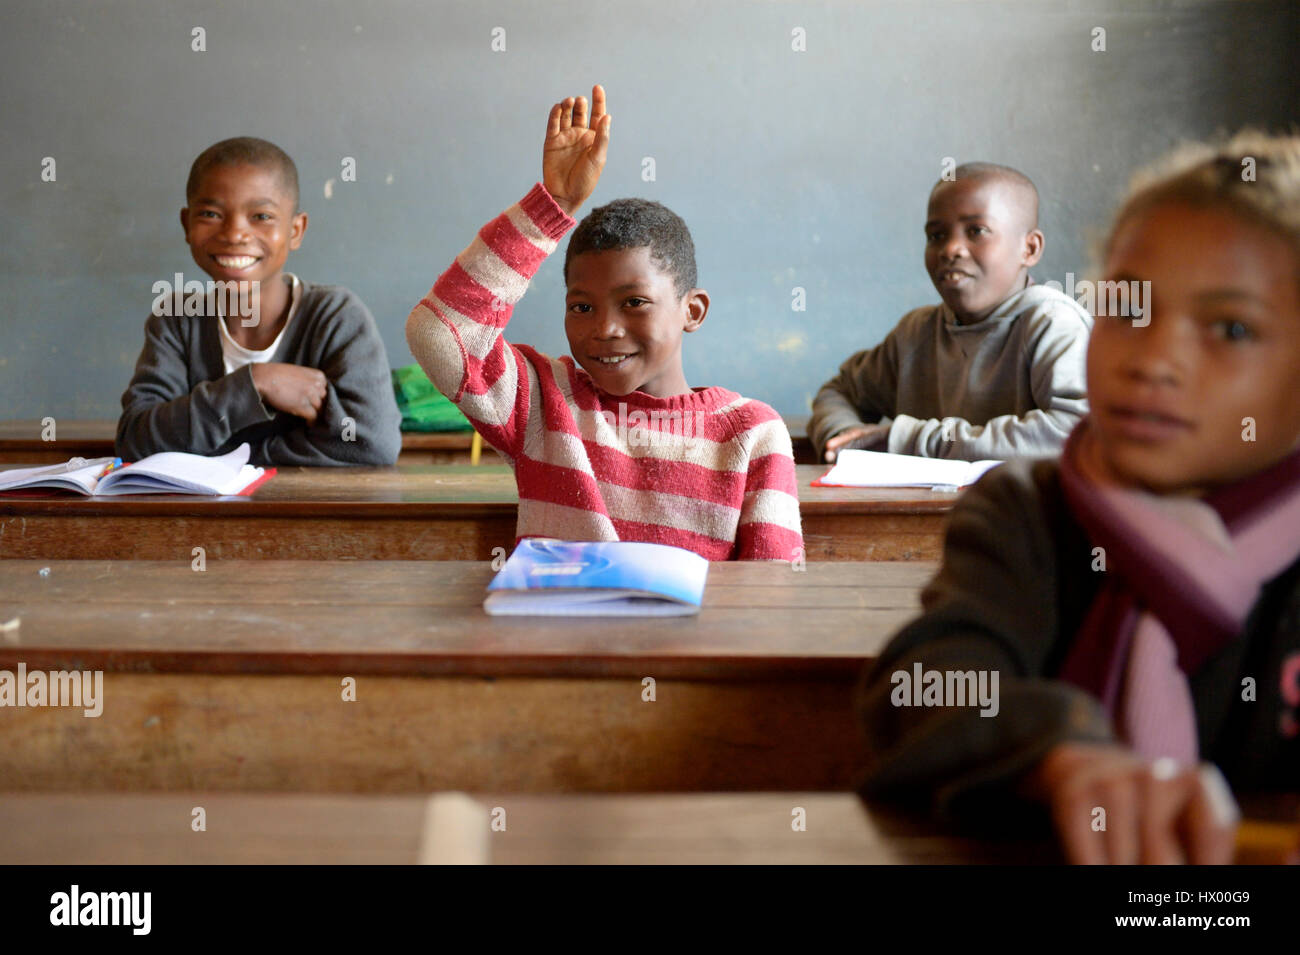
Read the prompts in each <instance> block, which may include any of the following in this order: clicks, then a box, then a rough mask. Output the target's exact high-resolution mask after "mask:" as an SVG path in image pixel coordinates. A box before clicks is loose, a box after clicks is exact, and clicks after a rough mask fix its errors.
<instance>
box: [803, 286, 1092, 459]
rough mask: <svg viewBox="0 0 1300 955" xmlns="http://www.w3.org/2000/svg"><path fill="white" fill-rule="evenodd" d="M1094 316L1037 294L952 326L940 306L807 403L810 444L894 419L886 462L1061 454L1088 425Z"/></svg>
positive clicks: (913, 316) (1049, 294)
mask: <svg viewBox="0 0 1300 955" xmlns="http://www.w3.org/2000/svg"><path fill="white" fill-rule="evenodd" d="M1091 329H1092V316H1091V315H1089V314H1088V312H1087V311H1085V310H1084V308H1083V307H1082V306H1081V305H1079V303H1078V302H1076V301H1075V300H1074V299H1072V298H1070V297H1069V296H1068V295H1066V294H1065V293H1063V292H1057V291H1055V290H1053V289H1051V288H1048V287H1047V286H1044V285H1030V286H1029V287H1028V288H1026V289H1023V290H1021V291H1019V292H1017V293H1016V294H1014V295H1012V296H1010V297H1009V298H1007V299H1006V300H1005V301H1004V302H1003V303H1002V304H1001V305H999V306H998V307H997V309H995V310H994V312H993V314H991V315H989V316H988V317H987V318H985V319H984V320H983V321H982V322H977V323H976V324H974V325H959V324H957V320H956V318H955V316H954V315H953V313H952V310H951V309H950V308H948V306H947V305H931V306H926V307H925V308H918V309H915V310H913V311H911V312H908V313H907V314H906V315H904V316H903V318H902V320H901V321H899V323H898V325H897V326H896V327H895V328H894V330H893V331H891V332H890V333H889V334H888V335H887V336H886V337H885V340H884V341H883V342H881V343H880V344H879V345H877V346H876V347H874V348H868V349H866V350H865V351H860V352H858V353H857V354H855V355H853V356H852V357H851V358H849V360H848V361H846V362H845V363H844V364H843V365H842V366H841V367H840V371H839V374H838V375H836V376H835V377H834V378H832V379H831V380H830V381H828V382H826V384H824V385H823V386H822V388H821V390H820V391H819V392H818V393H817V397H816V399H815V400H814V401H813V415H812V418H811V420H810V421H809V422H808V436H809V437H810V438H811V439H812V442H813V446H814V447H815V448H816V449H817V457H818V459H820V458H821V457H822V454H823V452H824V451H825V448H826V442H827V440H828V439H830V438H832V437H834V436H835V435H836V434H838V433H839V432H841V431H844V430H846V429H848V428H852V427H855V426H857V425H860V424H862V423H864V422H867V423H870V422H876V421H880V420H882V419H885V418H891V419H893V423H892V426H891V427H890V431H889V447H888V448H887V449H886V448H879V449H877V450H888V451H891V452H893V453H895V454H899V453H901V454H919V455H922V456H924V457H931V458H959V459H964V460H967V461H978V460H982V459H985V458H998V459H1004V458H1013V457H1019V456H1031V457H1032V456H1037V455H1047V454H1056V453H1059V452H1060V450H1061V448H1062V446H1064V444H1065V438H1066V435H1068V434H1069V433H1070V431H1071V430H1072V429H1073V428H1074V426H1075V425H1076V424H1078V423H1079V420H1080V419H1081V418H1082V417H1083V416H1084V414H1086V413H1087V410H1088V402H1087V397H1086V394H1085V391H1084V365H1085V360H1084V359H1085V356H1086V354H1087V351H1088V334H1089V332H1090V331H1091Z"/></svg>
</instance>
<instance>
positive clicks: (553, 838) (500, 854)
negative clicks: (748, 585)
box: [0, 792, 1058, 865]
mask: <svg viewBox="0 0 1300 955" xmlns="http://www.w3.org/2000/svg"><path fill="white" fill-rule="evenodd" d="M195 807H202V808H203V810H204V813H205V816H206V826H207V828H206V831H204V832H195V831H193V830H192V829H191V820H192V819H193V815H192V813H193V810H194V808H195ZM795 807H799V808H802V809H803V810H804V814H805V816H804V818H805V820H806V826H807V828H806V830H805V831H803V832H796V831H795V830H794V829H792V828H791V821H792V820H793V818H794V815H793V810H794V809H795ZM494 809H500V810H504V813H505V821H506V828H505V830H504V831H495V832H494V831H492V830H491V829H490V825H489V822H490V819H491V814H492V812H493V810H494ZM497 815H498V818H500V813H498V814H497ZM0 831H2V832H4V833H5V834H6V836H5V839H4V840H2V841H0V864H3V865H40V864H51V865H102V864H119V865H120V864H199V865H213V864H244V865H249V864H252V865H265V864H279V863H294V864H309V865H317V864H329V863H346V864H369V863H376V864H397V865H404V864H412V863H416V862H434V863H436V862H445V861H453V860H454V861H471V860H474V861H482V862H492V863H500V864H611V865H612V864H624V863H639V864H665V863H666V864H673V863H714V864H770V863H780V864H788V865H790V864H794V865H797V864H848V865H852V864H862V863H866V864H875V865H882V864H918V863H921V864H924V863H931V864H934V863H1017V862H1024V863H1052V862H1056V861H1058V856H1057V855H1056V852H1055V849H1054V848H1053V847H1052V846H1051V845H1046V844H1043V843H1038V842H1029V841H1025V842H979V841H976V840H973V839H965V838H958V837H954V836H947V835H943V834H940V833H938V832H936V831H934V829H933V827H932V826H929V825H927V824H925V823H924V822H921V821H918V820H913V819H909V818H906V817H903V816H899V815H895V814H891V813H888V812H884V811H881V810H876V809H872V810H870V811H868V810H867V809H866V807H864V806H863V804H862V803H861V802H860V801H859V800H858V799H857V797H856V796H853V795H851V794H848V793H835V794H827V793H816V792H783V793H744V794H734V793H732V794H718V793H700V794H689V795H550V796H539V795H528V794H500V793H498V794H491V793H489V794H483V795H476V796H473V797H468V796H464V795H461V794H457V793H441V794H438V795H437V796H434V797H428V798H427V797H425V796H421V795H410V796H338V795H303V794H292V795H291V794H254V795H249V794H231V793H220V792H194V793H185V794H174V795H173V794H165V795H163V794H132V795H112V794H97V795H86V794H72V793H48V794H40V795H33V794H24V793H2V794H0Z"/></svg>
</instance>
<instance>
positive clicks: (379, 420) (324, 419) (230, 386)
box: [117, 282, 402, 466]
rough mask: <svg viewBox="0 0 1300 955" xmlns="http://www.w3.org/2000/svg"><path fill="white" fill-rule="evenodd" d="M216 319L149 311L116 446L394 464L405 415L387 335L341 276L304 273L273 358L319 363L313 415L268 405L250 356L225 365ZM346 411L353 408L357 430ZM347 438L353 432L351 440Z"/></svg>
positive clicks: (279, 460)
mask: <svg viewBox="0 0 1300 955" xmlns="http://www.w3.org/2000/svg"><path fill="white" fill-rule="evenodd" d="M217 321H219V319H217V318H215V317H212V316H189V317H187V316H176V317H160V316H157V315H151V316H150V317H149V318H148V319H147V320H146V321H145V326H144V348H143V349H142V350H141V352H140V358H139V360H138V361H137V362H136V365H135V374H134V375H133V376H132V378H131V384H130V385H129V386H128V387H127V389H126V392H125V393H124V394H123V395H122V417H121V419H119V421H118V423H117V454H118V455H120V456H121V457H122V458H124V459H127V460H131V461H137V460H139V459H140V458H143V457H145V456H147V455H150V454H155V453H157V452H159V451H189V452H191V453H194V454H208V455H211V454H224V453H225V452H227V451H229V450H231V449H233V448H235V447H237V446H238V445H239V444H241V443H242V442H245V441H247V442H248V444H249V446H250V450H251V455H250V461H251V463H253V464H258V465H283V466H288V465H307V466H317V465H340V464H360V465H390V464H392V463H394V462H395V461H396V460H397V454H398V452H399V451H400V450H401V444H402V436H401V430H400V428H401V416H400V414H399V413H398V410H397V401H396V399H395V398H394V396H393V385H392V378H391V372H390V371H389V367H388V356H387V354H386V353H385V351H384V343H383V341H382V340H381V339H380V337H379V329H378V327H377V326H376V325H375V320H374V318H373V317H372V316H371V314H370V312H369V310H368V309H367V308H366V306H365V305H364V304H363V303H362V302H361V300H360V299H359V298H357V297H356V296H355V295H353V294H352V293H351V292H349V291H348V290H347V289H345V288H342V287H341V286H337V285H313V284H310V283H306V282H304V283H303V289H302V297H301V299H300V300H299V303H298V309H297V311H296V312H295V313H294V316H293V321H292V322H291V323H290V325H289V328H288V330H287V331H286V332H285V334H284V337H283V338H282V339H281V341H280V346H279V348H278V349H277V350H276V352H275V355H274V356H273V357H272V360H273V361H277V362H285V363H288V364H292V365H303V366H305V367H310V368H319V369H320V370H321V371H323V372H324V373H325V376H326V378H327V379H328V385H327V387H326V394H325V401H324V402H323V403H322V405H321V408H320V412H319V415H318V417H317V419H316V422H315V424H313V425H311V426H310V427H308V425H307V422H306V421H305V420H304V419H303V418H300V417H298V416H297V415H292V414H288V413H287V412H283V411H278V410H276V409H274V408H268V407H266V406H265V405H264V404H263V403H262V400H261V398H260V397H259V396H258V393H257V389H256V388H254V387H253V375H252V368H251V366H248V365H245V366H244V367H242V368H240V369H238V370H236V371H234V372H232V373H230V374H226V373H225V365H224V361H223V358H222V353H221V338H220V335H221V332H220V329H219V328H218V327H217V324H216V323H217ZM345 418H351V419H352V421H353V423H354V427H355V435H353V434H352V433H351V432H352V430H353V428H352V427H349V426H348V423H347V422H346V421H345V420H344V419H345ZM348 439H350V440H348Z"/></svg>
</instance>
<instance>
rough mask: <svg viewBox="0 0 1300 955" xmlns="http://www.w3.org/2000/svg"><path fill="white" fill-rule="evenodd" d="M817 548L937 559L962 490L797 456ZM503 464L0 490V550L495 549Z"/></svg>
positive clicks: (511, 510) (320, 556)
mask: <svg viewBox="0 0 1300 955" xmlns="http://www.w3.org/2000/svg"><path fill="white" fill-rule="evenodd" d="M797 470H798V478H799V497H800V510H801V512H802V515H803V531H804V544H805V547H806V551H807V553H806V557H807V559H808V560H809V561H824V560H881V561H892V560H925V561H933V560H938V559H939V558H940V556H941V551H942V536H943V526H944V521H945V518H946V516H947V513H948V511H949V510H951V509H952V504H953V502H954V501H955V500H956V497H957V495H956V494H955V493H951V492H946V493H934V492H930V491H924V490H918V489H915V488H877V489H865V488H815V487H811V486H810V485H811V483H812V481H813V479H814V478H816V477H818V476H820V475H821V474H824V473H825V468H824V467H821V466H816V465H800V466H799V467H798V469H797ZM518 503H519V498H518V494H517V492H516V490H515V483H514V476H513V475H512V474H511V472H510V470H509V469H508V468H506V467H503V466H500V465H495V466H489V465H484V466H480V467H469V466H466V465H459V466H456V465H452V466H443V467H433V466H418V465H415V466H411V465H407V466H398V467H396V468H282V469H281V470H280V473H279V474H278V475H277V476H276V477H275V478H274V479H273V480H271V481H270V482H269V483H267V484H266V485H264V486H263V487H262V488H261V489H260V490H258V491H257V493H256V494H255V495H254V496H253V497H252V498H196V497H192V496H185V495H172V496H168V495H133V496H131V497H128V498H118V499H103V500H92V499H88V498H82V497H75V496H62V497H50V498H41V499H13V498H0V558H42V559H52V560H58V559H76V558H86V559H101V560H108V559H113V558H117V557H124V556H130V557H137V558H140V559H142V560H185V561H187V562H188V561H189V560H190V559H191V552H192V549H193V548H194V547H203V548H205V550H206V553H207V556H208V559H210V560H211V559H219V560H234V559H239V560H256V559H274V560H303V559H305V560H330V559H334V560H340V559H353V558H355V559H368V560H487V559H490V558H491V557H492V555H493V549H494V548H497V547H500V548H504V549H505V550H507V551H509V550H510V549H511V548H513V546H514V540H515V519H516V516H517V511H518Z"/></svg>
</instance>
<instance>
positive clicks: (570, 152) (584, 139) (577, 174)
mask: <svg viewBox="0 0 1300 955" xmlns="http://www.w3.org/2000/svg"><path fill="white" fill-rule="evenodd" d="M611 121H612V119H611V117H610V115H609V114H608V113H607V112H605V89H604V87H602V86H600V85H596V86H593V87H592V88H591V113H590V115H588V112H587V97H585V96H579V97H578V98H577V99H574V98H573V97H572V96H570V97H569V98H568V99H566V100H564V102H562V103H556V104H555V105H554V106H552V107H551V115H550V116H549V117H548V119H547V121H546V143H545V144H544V145H543V146H542V184H543V185H544V186H546V191H547V192H549V193H550V194H551V196H552V197H553V198H554V199H555V201H556V203H557V204H558V205H559V207H560V208H561V209H563V210H564V211H565V212H567V213H568V214H569V215H573V213H574V210H576V209H577V208H578V207H579V206H580V205H582V204H583V202H585V201H586V200H587V197H588V196H590V195H591V194H592V192H594V191H595V189H596V183H598V182H599V181H600V173H601V170H602V169H604V168H605V154H606V152H607V151H608V150H609V125H610V122H611Z"/></svg>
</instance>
